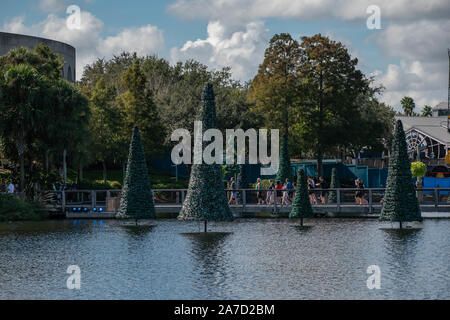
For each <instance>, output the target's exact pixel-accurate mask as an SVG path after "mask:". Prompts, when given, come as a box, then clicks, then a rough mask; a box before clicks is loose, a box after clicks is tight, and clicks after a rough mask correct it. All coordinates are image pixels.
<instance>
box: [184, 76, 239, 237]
mask: <svg viewBox="0 0 450 320" xmlns="http://www.w3.org/2000/svg"><path fill="white" fill-rule="evenodd" d="M202 100H203V107H202V112H201V121H202V122H203V132H205V131H206V130H208V129H214V128H216V104H215V102H214V91H213V87H212V84H210V83H208V84H206V86H205V89H204V90H203V97H202ZM178 219H180V220H196V221H205V232H206V223H207V221H229V220H233V214H232V213H231V210H230V207H229V206H228V202H227V197H226V193H225V190H224V185H223V182H222V167H221V166H220V165H219V164H205V163H202V164H194V165H192V169H191V177H190V180H189V187H188V191H187V194H186V199H185V201H184V203H183V208H182V209H181V211H180V214H179V215H178Z"/></svg>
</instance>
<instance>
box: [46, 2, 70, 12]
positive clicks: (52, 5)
mask: <svg viewBox="0 0 450 320" xmlns="http://www.w3.org/2000/svg"><path fill="white" fill-rule="evenodd" d="M67 3H68V1H67V0H39V8H40V9H41V10H42V11H44V12H58V11H62V10H64V9H65V8H66V7H67Z"/></svg>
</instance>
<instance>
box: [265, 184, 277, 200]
mask: <svg viewBox="0 0 450 320" xmlns="http://www.w3.org/2000/svg"><path fill="white" fill-rule="evenodd" d="M273 190H275V184H274V183H273V180H269V191H267V196H266V203H267V204H271V203H273V201H274V191H273Z"/></svg>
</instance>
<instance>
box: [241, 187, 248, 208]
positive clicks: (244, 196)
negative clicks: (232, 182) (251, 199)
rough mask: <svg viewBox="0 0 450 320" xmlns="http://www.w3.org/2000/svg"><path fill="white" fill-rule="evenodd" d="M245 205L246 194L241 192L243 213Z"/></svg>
mask: <svg viewBox="0 0 450 320" xmlns="http://www.w3.org/2000/svg"><path fill="white" fill-rule="evenodd" d="M246 204H247V192H246V191H245V190H243V191H242V211H245V205H246Z"/></svg>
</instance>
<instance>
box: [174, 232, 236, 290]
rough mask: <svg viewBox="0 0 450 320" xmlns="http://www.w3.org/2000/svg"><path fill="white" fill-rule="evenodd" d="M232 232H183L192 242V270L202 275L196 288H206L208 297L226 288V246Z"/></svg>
mask: <svg viewBox="0 0 450 320" xmlns="http://www.w3.org/2000/svg"><path fill="white" fill-rule="evenodd" d="M230 234H231V233H228V232H199V233H183V234H182V235H183V236H184V237H186V238H187V239H189V240H190V243H191V257H193V259H194V266H193V268H192V270H193V272H194V274H198V275H200V277H198V278H197V280H198V282H197V283H196V288H195V289H196V290H198V291H204V290H206V292H207V294H206V297H205V298H206V299H208V298H209V299H211V298H212V297H214V295H216V294H218V293H219V292H223V290H224V287H223V286H224V283H225V282H226V279H227V273H226V269H227V266H226V264H227V258H226V251H225V246H226V239H227V238H228V237H229V236H230ZM219 294H220V293H219Z"/></svg>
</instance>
